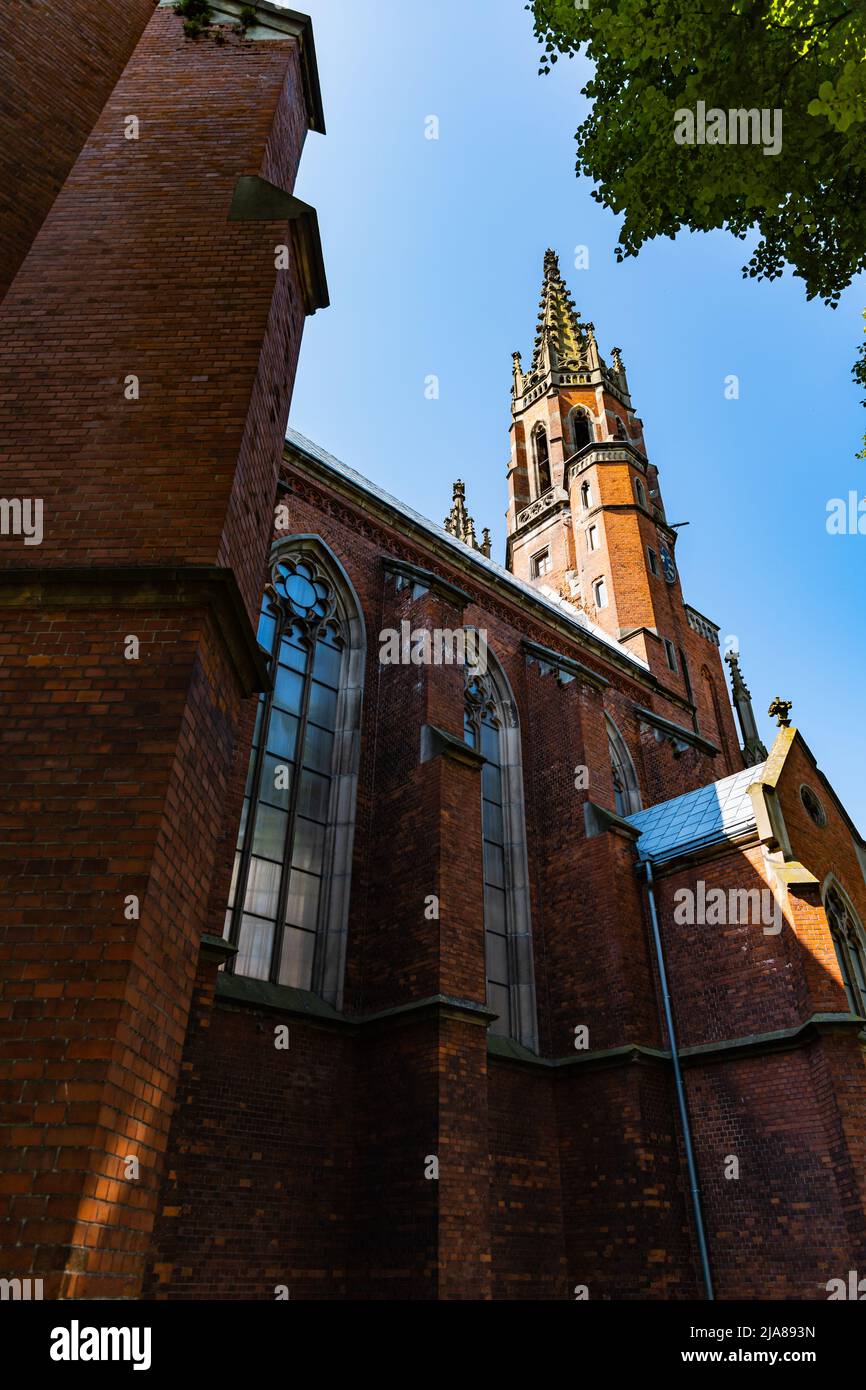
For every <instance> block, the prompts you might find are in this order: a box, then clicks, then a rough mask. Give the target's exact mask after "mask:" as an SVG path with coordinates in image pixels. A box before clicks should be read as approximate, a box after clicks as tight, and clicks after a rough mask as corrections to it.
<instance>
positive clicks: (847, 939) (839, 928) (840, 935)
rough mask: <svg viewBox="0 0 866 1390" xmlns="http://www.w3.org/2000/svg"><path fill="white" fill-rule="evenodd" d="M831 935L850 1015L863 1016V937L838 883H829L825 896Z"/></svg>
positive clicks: (865, 973)
mask: <svg viewBox="0 0 866 1390" xmlns="http://www.w3.org/2000/svg"><path fill="white" fill-rule="evenodd" d="M824 907H825V910H826V912H827V921H828V922H829V924H830V935H831V937H832V938H833V945H834V946H835V948H836V959H837V960H838V962H839V969H840V970H841V972H842V983H843V984H844V986H845V993H846V995H847V996H848V1007H849V1009H850V1010H851V1012H852V1014H859V1016H860V1017H861V1018H866V938H864V934H863V928H862V926H861V924H860V920H859V918H858V917H857V914H856V912H855V911H854V909H853V907H852V906H851V904H850V902H849V901H848V898H847V896H846V895H845V894H843V893H842V892H841V890H840V889H839V887H838V885H836V884H835V883H831V884H830V886H829V887H828V888H827V891H826V893H825V896H824Z"/></svg>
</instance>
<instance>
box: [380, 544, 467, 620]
mask: <svg viewBox="0 0 866 1390" xmlns="http://www.w3.org/2000/svg"><path fill="white" fill-rule="evenodd" d="M382 564H383V565H384V567H385V573H386V574H392V575H397V576H399V577H400V578H402V579H406V580H408V581H410V582H411V583H413V584H417V585H418V586H419V587H420V588H422V589H424V590H425V592H427V593H434V594H435V595H436V596H437V597H438V598H441V599H445V601H446V602H447V603H450V604H452V605H453V607H455V608H457V609H459V611H460V612H461V613H462V612H463V609H464V608H466V607H468V605H469V604H470V603H471V602H472V599H471V598H470V596H469V594H467V593H466V591H465V590H464V589H460V588H458V586H457V585H456V584H452V583H451V582H450V580H448V579H442V578H440V576H439V575H438V574H434V573H433V571H432V570H427V569H423V568H422V566H421V565H410V564H409V563H408V562H407V561H406V560H395V559H394V558H393V556H391V555H386V556H384V558H383V560H382Z"/></svg>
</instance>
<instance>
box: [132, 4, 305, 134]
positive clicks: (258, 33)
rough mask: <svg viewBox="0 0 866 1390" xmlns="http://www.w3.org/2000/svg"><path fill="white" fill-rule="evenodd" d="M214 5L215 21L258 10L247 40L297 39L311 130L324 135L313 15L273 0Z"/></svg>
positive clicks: (234, 20) (170, 6) (169, 6)
mask: <svg viewBox="0 0 866 1390" xmlns="http://www.w3.org/2000/svg"><path fill="white" fill-rule="evenodd" d="M176 4H177V0H159V5H158V8H159V9H168V10H173V9H174V8H175V5H176ZM210 6H211V11H212V13H213V23H214V24H216V25H219V24H226V23H233V24H237V23H238V21H239V20H240V17H241V13H242V11H243V10H245V9H253V10H255V12H256V22H255V24H250V25H248V26H247V28H246V29H245V31H244V41H245V42H248V43H249V42H252V43H257V42H258V43H260V42H266V41H267V40H269V39H270V40H275V39H277V40H278V39H286V38H291V39H297V41H298V45H299V47H300V51H301V76H302V78H303V83H304V100H305V103H306V107H307V118H308V121H309V126H310V130H315V131H317V132H318V133H319V134H320V135H324V134H325V113H324V111H323V109H322V91H321V87H320V86H319V67H318V63H317V62H316V45H315V41H314V39H313V21H312V20H311V19H310V16H309V15H307V14H301V13H299V11H297V10H287V9H285V7H284V6H283V5H275V4H272V3H271V0H210Z"/></svg>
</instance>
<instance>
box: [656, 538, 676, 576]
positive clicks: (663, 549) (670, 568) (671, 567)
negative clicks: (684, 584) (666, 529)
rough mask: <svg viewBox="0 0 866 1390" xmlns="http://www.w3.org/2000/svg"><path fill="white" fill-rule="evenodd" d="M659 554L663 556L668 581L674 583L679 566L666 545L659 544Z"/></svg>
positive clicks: (663, 567)
mask: <svg viewBox="0 0 866 1390" xmlns="http://www.w3.org/2000/svg"><path fill="white" fill-rule="evenodd" d="M659 556H660V557H661V562H662V569H663V570H664V576H665V579H666V580H667V581H668V583H669V584H673V582H674V580H675V579H676V577H677V567H676V565H675V564H674V557H673V555H672V554H671V552H670V551H669V550H668V548H667V546H666V545H663V544H660V545H659Z"/></svg>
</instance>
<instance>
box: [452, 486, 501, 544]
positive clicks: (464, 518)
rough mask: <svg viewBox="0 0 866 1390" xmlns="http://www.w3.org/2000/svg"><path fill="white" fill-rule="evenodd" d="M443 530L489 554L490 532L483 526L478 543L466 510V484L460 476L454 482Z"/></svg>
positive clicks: (470, 518)
mask: <svg viewBox="0 0 866 1390" xmlns="http://www.w3.org/2000/svg"><path fill="white" fill-rule="evenodd" d="M445 530H446V531H447V532H448V534H449V535H450V536H456V537H457V539H458V541H462V542H463V544H464V545H468V546H470V547H471V548H472V549H473V550H477V551H479V552H480V553H481V554H482V555H486V556H488V558H489V556H490V532H489V530H488V529H487V528H486V527H485V528H484V531H483V532H482V536H483V541H482V544H481V545H479V544H478V541H477V540H476V537H475V522H474V521H473V519H472V517H471V516H470V515H469V513H468V512H467V510H466V485H465V483H464V482H463V480H462V479H461V478H458V479H457V481H456V482H455V484H454V491H453V497H452V502H451V510H450V512H449V513H448V515H447V516H446V518H445Z"/></svg>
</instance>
